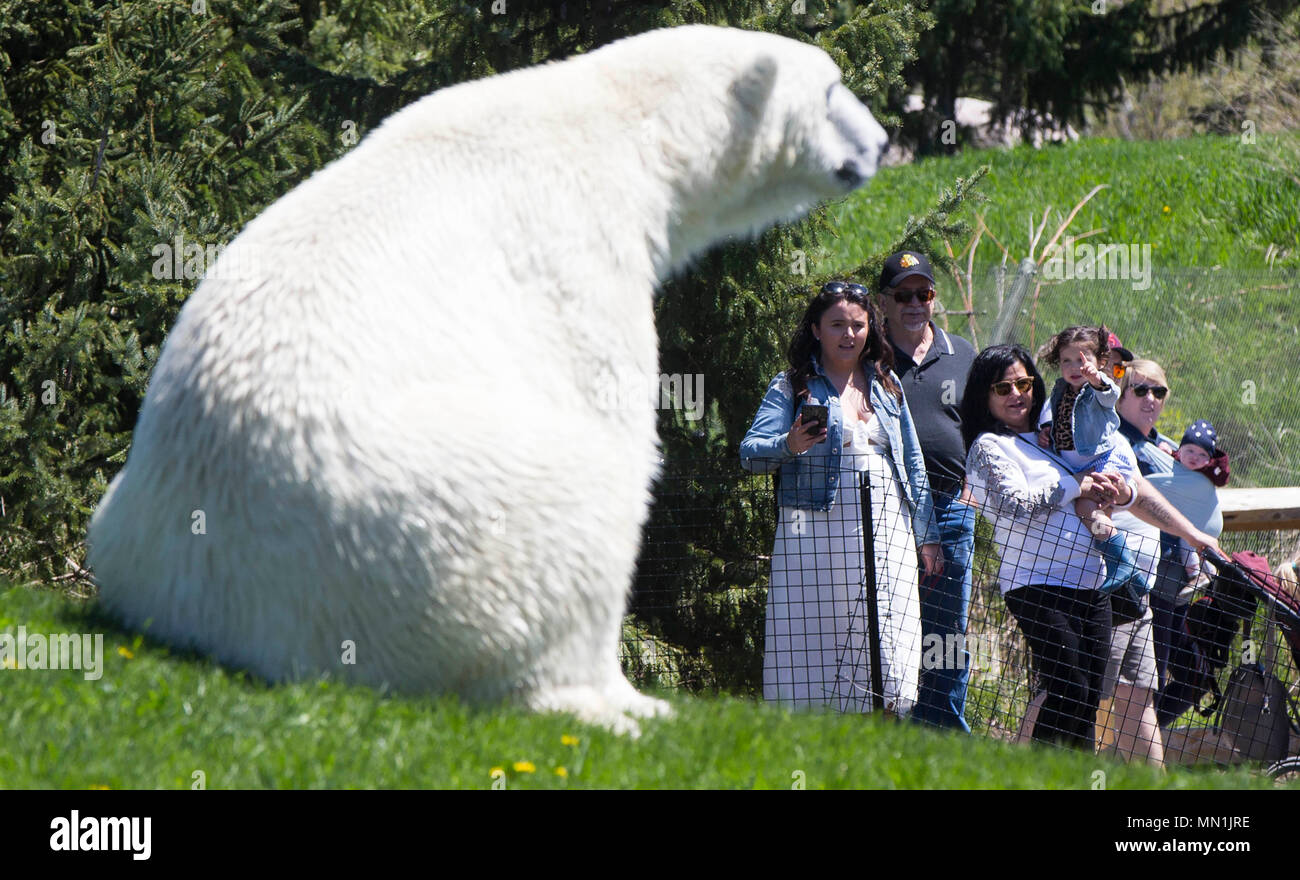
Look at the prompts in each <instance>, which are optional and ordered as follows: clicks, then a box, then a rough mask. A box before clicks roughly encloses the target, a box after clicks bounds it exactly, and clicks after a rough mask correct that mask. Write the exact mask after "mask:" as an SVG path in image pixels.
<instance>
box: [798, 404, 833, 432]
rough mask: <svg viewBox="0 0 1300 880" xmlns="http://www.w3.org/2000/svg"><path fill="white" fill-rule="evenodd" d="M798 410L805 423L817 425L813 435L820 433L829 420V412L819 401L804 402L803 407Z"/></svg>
mask: <svg viewBox="0 0 1300 880" xmlns="http://www.w3.org/2000/svg"><path fill="white" fill-rule="evenodd" d="M799 412H800V415H801V416H802V417H803V423H804V424H805V425H812V424H816V425H817V430H816V431H814V432H813V436H814V437H815V436H817V434H819V433H821V431H822V429H823V428H825V427H826V425H827V423H828V422H829V421H830V414H829V413H828V412H827V410H826V407H824V406H822V405H821V404H819V403H805V404H804V405H803V409H802V410H800V411H799Z"/></svg>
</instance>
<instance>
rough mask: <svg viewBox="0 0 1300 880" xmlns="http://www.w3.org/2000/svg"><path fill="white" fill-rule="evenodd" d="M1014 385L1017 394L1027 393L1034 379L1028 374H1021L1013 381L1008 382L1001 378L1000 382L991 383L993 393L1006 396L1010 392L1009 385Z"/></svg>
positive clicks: (1032, 385)
mask: <svg viewBox="0 0 1300 880" xmlns="http://www.w3.org/2000/svg"><path fill="white" fill-rule="evenodd" d="M1013 385H1014V386H1015V388H1016V392H1017V393H1018V394H1028V393H1029V389H1031V388H1033V387H1034V380H1033V379H1031V378H1030V377H1028V376H1021V377H1020V378H1019V379H1017V380H1016V381H1014V382H1008V381H1007V380H1005V379H1003V380H1002V381H1001V382H994V383H993V393H994V394H996V395H997V396H998V397H1006V396H1007V395H1008V394H1010V393H1011V386H1013Z"/></svg>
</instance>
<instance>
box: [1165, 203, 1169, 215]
mask: <svg viewBox="0 0 1300 880" xmlns="http://www.w3.org/2000/svg"><path fill="white" fill-rule="evenodd" d="M1164 212H1165V213H1166V214H1168V213H1169V206H1168V205H1165V207H1164Z"/></svg>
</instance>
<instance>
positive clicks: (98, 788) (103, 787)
mask: <svg viewBox="0 0 1300 880" xmlns="http://www.w3.org/2000/svg"><path fill="white" fill-rule="evenodd" d="M90 790H91V791H108V790H109V789H108V786H107V785H92V786H90Z"/></svg>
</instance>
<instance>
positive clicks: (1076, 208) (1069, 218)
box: [1029, 183, 1110, 263]
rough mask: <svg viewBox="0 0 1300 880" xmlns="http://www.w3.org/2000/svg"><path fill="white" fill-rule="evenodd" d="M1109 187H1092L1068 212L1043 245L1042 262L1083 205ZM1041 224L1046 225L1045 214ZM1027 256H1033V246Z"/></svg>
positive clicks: (1031, 245) (1099, 185) (1103, 185)
mask: <svg viewBox="0 0 1300 880" xmlns="http://www.w3.org/2000/svg"><path fill="white" fill-rule="evenodd" d="M1109 186H1110V185H1109V184H1106V183H1099V184H1097V185H1096V186H1094V187H1093V188H1092V192H1090V193H1088V194H1087V195H1086V196H1084V197H1083V199H1082V200H1081V201H1080V202H1079V203H1078V204H1077V205H1075V206H1074V209H1073V210H1072V211H1070V214H1069V216H1067V217H1066V218H1065V221H1064V222H1062V223H1061V225H1060V226H1058V227H1056V234H1055V235H1053V236H1052V240H1051V241H1049V242H1048V243H1047V244H1045V245H1044V246H1043V258H1044V260H1045V259H1046V256H1047V253H1048V251H1050V250H1051V249H1052V247H1053V245H1055V244H1056V241H1057V239H1059V238H1060V237H1061V233H1062V232H1064V231H1065V230H1066V229H1067V228H1068V227H1069V225H1070V224H1071V223H1073V222H1074V217H1075V215H1076V214H1078V213H1079V211H1081V210H1082V209H1083V206H1084V205H1086V204H1088V202H1089V201H1090V200H1091V199H1092V197H1093V196H1095V195H1096V194H1097V193H1099V192H1101V191H1102V190H1103V189H1107V188H1108V187H1109ZM1049 209H1050V208H1049ZM1043 223H1044V226H1046V223H1047V215H1046V214H1044V215H1043ZM1089 234H1091V233H1089ZM1036 240H1037V239H1036V238H1035V241H1036ZM1029 255H1030V256H1031V257H1032V256H1033V255H1034V251H1033V244H1032V243H1031V244H1030V246H1029ZM1039 262H1040V263H1041V262H1043V261H1042V260H1040V261H1039Z"/></svg>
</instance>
